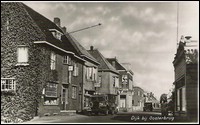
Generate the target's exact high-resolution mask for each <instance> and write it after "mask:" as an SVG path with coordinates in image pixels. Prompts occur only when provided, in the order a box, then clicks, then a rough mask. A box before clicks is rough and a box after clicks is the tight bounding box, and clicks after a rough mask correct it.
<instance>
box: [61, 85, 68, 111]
mask: <svg viewBox="0 0 200 125" xmlns="http://www.w3.org/2000/svg"><path fill="white" fill-rule="evenodd" d="M67 104H68V89H67V88H65V87H62V89H61V110H66V109H67Z"/></svg>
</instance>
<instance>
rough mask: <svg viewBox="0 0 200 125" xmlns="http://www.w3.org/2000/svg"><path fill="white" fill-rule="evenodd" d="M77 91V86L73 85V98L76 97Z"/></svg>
mask: <svg viewBox="0 0 200 125" xmlns="http://www.w3.org/2000/svg"><path fill="white" fill-rule="evenodd" d="M76 91H77V90H76V86H72V98H73V99H76V94H77V92H76Z"/></svg>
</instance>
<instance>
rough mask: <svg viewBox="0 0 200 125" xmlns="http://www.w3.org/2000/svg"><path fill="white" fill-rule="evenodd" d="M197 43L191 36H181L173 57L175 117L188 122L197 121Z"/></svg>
mask: <svg viewBox="0 0 200 125" xmlns="http://www.w3.org/2000/svg"><path fill="white" fill-rule="evenodd" d="M198 53H199V52H198V42H197V40H192V39H191V36H185V37H184V36H182V37H181V39H180V41H179V43H178V47H177V51H176V54H175V57H174V61H173V66H174V72H175V76H174V78H175V80H174V83H173V85H174V91H173V94H172V100H173V102H174V112H175V116H182V117H185V118H186V119H188V120H189V121H193V122H197V119H198V110H199V109H198V76H199V75H198V63H199V62H198Z"/></svg>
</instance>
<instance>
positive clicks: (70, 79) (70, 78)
mask: <svg viewBox="0 0 200 125" xmlns="http://www.w3.org/2000/svg"><path fill="white" fill-rule="evenodd" d="M68 74H69V78H68V80H69V81H68V82H69V83H71V82H72V72H71V71H69V72H68Z"/></svg>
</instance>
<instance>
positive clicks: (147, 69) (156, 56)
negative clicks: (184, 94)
mask: <svg viewBox="0 0 200 125" xmlns="http://www.w3.org/2000/svg"><path fill="white" fill-rule="evenodd" d="M25 4H27V5H28V6H30V7H31V8H33V9H34V10H36V11H37V12H39V13H40V14H42V15H44V16H45V17H47V18H48V19H50V20H52V21H53V18H54V17H59V18H60V19H61V26H66V27H67V31H68V32H70V31H74V30H78V29H81V28H85V27H87V26H92V25H96V24H98V23H102V26H99V27H94V28H91V29H88V30H84V31H80V32H77V33H74V34H72V35H73V36H74V37H75V38H76V39H77V40H78V41H79V42H80V43H81V44H82V45H83V46H84V47H85V48H86V49H89V47H90V46H91V45H93V46H94V48H98V50H99V51H100V52H101V53H102V54H103V55H104V56H105V57H109V58H111V57H117V59H118V61H119V62H121V63H130V64H131V66H132V71H133V72H134V84H135V85H136V86H140V87H142V88H143V89H144V90H145V91H150V92H153V93H154V94H155V96H156V97H160V95H161V94H162V93H168V92H169V89H170V88H171V87H172V83H173V81H174V68H173V64H172V61H173V59H174V55H175V53H176V43H177V2H106V3H105V2H100V3H99V2H93V3H91V2H84V3H83V2H82V3H81V2H74V3H72V2H64V3H63V2H37V3H36V2H31V3H30V2H29V3H27V2H26V3H25ZM178 20H179V21H178V22H179V28H178V29H179V30H178V31H179V33H178V34H179V35H178V39H180V36H181V35H184V36H187V35H191V36H192V39H194V40H198V41H199V36H198V34H199V29H198V27H199V2H181V3H179V18H178Z"/></svg>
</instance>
